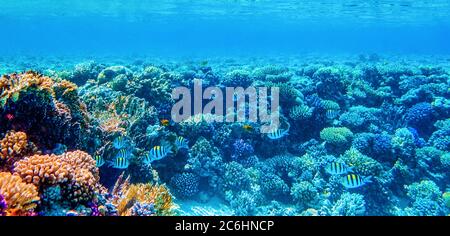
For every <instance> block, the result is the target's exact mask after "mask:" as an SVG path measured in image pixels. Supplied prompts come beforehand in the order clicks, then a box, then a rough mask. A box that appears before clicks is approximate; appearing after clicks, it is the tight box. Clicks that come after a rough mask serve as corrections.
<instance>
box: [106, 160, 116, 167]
mask: <svg viewBox="0 0 450 236" xmlns="http://www.w3.org/2000/svg"><path fill="white" fill-rule="evenodd" d="M105 164H106V166H108V167H111V166H114V162H112V161H106V163H105Z"/></svg>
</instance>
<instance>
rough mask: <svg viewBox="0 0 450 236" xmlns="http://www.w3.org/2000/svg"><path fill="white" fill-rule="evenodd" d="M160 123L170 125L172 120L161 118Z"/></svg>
mask: <svg viewBox="0 0 450 236" xmlns="http://www.w3.org/2000/svg"><path fill="white" fill-rule="evenodd" d="M160 123H161V125H162V126H169V124H170V121H169V120H168V119H161V120H160Z"/></svg>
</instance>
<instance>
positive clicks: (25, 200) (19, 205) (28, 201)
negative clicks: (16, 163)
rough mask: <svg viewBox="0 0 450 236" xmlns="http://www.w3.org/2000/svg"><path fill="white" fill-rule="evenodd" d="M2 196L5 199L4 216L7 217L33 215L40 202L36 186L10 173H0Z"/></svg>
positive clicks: (0, 193) (0, 192) (0, 191)
mask: <svg viewBox="0 0 450 236" xmlns="http://www.w3.org/2000/svg"><path fill="white" fill-rule="evenodd" d="M0 195H1V196H2V198H3V204H2V205H3V206H2V208H3V209H2V210H3V214H6V215H19V216H20V215H33V214H34V209H35V208H36V206H37V204H36V203H37V202H38V201H39V195H38V192H37V189H36V187H35V186H34V185H32V184H27V183H25V182H23V181H22V179H21V178H20V177H19V176H16V175H11V174H10V173H8V172H0Z"/></svg>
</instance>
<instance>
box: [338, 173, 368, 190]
mask: <svg viewBox="0 0 450 236" xmlns="http://www.w3.org/2000/svg"><path fill="white" fill-rule="evenodd" d="M371 178H372V176H368V177H362V176H359V175H357V174H348V175H345V176H343V177H342V179H341V183H342V185H344V187H346V188H358V187H361V186H363V185H365V184H367V183H371V182H372V181H371Z"/></svg>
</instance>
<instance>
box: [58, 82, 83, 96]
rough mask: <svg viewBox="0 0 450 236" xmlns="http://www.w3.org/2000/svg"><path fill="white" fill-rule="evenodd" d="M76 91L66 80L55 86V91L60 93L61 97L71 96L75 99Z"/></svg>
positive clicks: (74, 86) (74, 85)
mask: <svg viewBox="0 0 450 236" xmlns="http://www.w3.org/2000/svg"><path fill="white" fill-rule="evenodd" d="M77 89H78V87H77V85H76V84H74V83H72V82H70V81H68V80H62V81H61V82H59V83H57V84H56V85H55V90H58V91H61V92H62V94H61V95H62V96H66V95H73V96H75V97H76V95H77Z"/></svg>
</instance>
